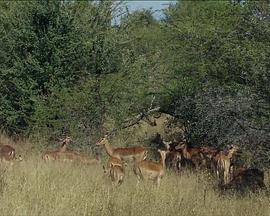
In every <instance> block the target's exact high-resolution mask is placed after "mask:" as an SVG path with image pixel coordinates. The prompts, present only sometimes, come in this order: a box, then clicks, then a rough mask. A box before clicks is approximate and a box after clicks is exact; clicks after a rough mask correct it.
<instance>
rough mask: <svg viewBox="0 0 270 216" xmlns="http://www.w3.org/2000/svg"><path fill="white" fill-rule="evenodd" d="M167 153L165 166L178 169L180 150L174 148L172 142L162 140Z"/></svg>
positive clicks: (180, 157) (179, 165)
mask: <svg viewBox="0 0 270 216" xmlns="http://www.w3.org/2000/svg"><path fill="white" fill-rule="evenodd" d="M163 144H164V145H165V147H166V149H167V150H168V153H167V155H166V159H165V164H166V167H168V168H172V169H173V170H174V171H179V170H180V167H181V159H182V156H181V152H179V151H178V150H176V145H175V144H173V143H172V142H166V141H163Z"/></svg>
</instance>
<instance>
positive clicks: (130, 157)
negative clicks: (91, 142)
mask: <svg viewBox="0 0 270 216" xmlns="http://www.w3.org/2000/svg"><path fill="white" fill-rule="evenodd" d="M96 145H98V146H104V148H105V150H106V152H107V154H108V155H109V156H110V157H113V158H117V159H120V160H123V161H135V162H139V161H142V160H144V159H145V158H146V156H147V150H146V149H145V148H143V147H124V148H114V147H113V146H112V145H111V144H110V142H109V140H108V136H107V135H106V136H105V137H104V138H102V139H101V140H100V141H99V142H97V143H96Z"/></svg>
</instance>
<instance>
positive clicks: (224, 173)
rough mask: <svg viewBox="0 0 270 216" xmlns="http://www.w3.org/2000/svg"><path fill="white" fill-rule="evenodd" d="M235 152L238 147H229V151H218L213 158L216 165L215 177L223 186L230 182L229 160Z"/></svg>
mask: <svg viewBox="0 0 270 216" xmlns="http://www.w3.org/2000/svg"><path fill="white" fill-rule="evenodd" d="M237 151H238V147H236V146H233V145H232V146H229V149H228V150H227V151H220V152H219V153H218V154H217V155H216V156H215V157H214V158H213V160H214V162H215V164H216V174H217V177H218V178H219V180H220V182H221V183H223V184H228V183H229V182H230V180H231V159H232V157H233V156H234V154H235V153H236V152H237ZM222 177H223V179H222ZM222 181H223V182H222Z"/></svg>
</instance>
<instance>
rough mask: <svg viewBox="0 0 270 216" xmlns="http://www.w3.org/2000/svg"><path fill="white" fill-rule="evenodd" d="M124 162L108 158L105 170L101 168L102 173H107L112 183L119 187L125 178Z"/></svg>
mask: <svg viewBox="0 0 270 216" xmlns="http://www.w3.org/2000/svg"><path fill="white" fill-rule="evenodd" d="M124 165H125V164H124V162H123V161H122V160H120V159H118V158H114V157H110V159H109V160H108V163H107V169H105V167H104V166H103V169H104V173H105V174H106V173H108V176H109V177H110V179H111V181H112V183H115V185H116V186H119V185H121V184H122V183H123V181H124V177H125V170H124Z"/></svg>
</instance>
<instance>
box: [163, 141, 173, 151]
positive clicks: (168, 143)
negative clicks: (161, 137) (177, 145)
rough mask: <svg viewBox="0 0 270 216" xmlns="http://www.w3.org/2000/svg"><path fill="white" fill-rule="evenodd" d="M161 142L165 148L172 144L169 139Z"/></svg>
mask: <svg viewBox="0 0 270 216" xmlns="http://www.w3.org/2000/svg"><path fill="white" fill-rule="evenodd" d="M163 144H164V145H165V147H166V149H167V150H169V149H170V145H171V144H172V141H169V142H166V141H163Z"/></svg>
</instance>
